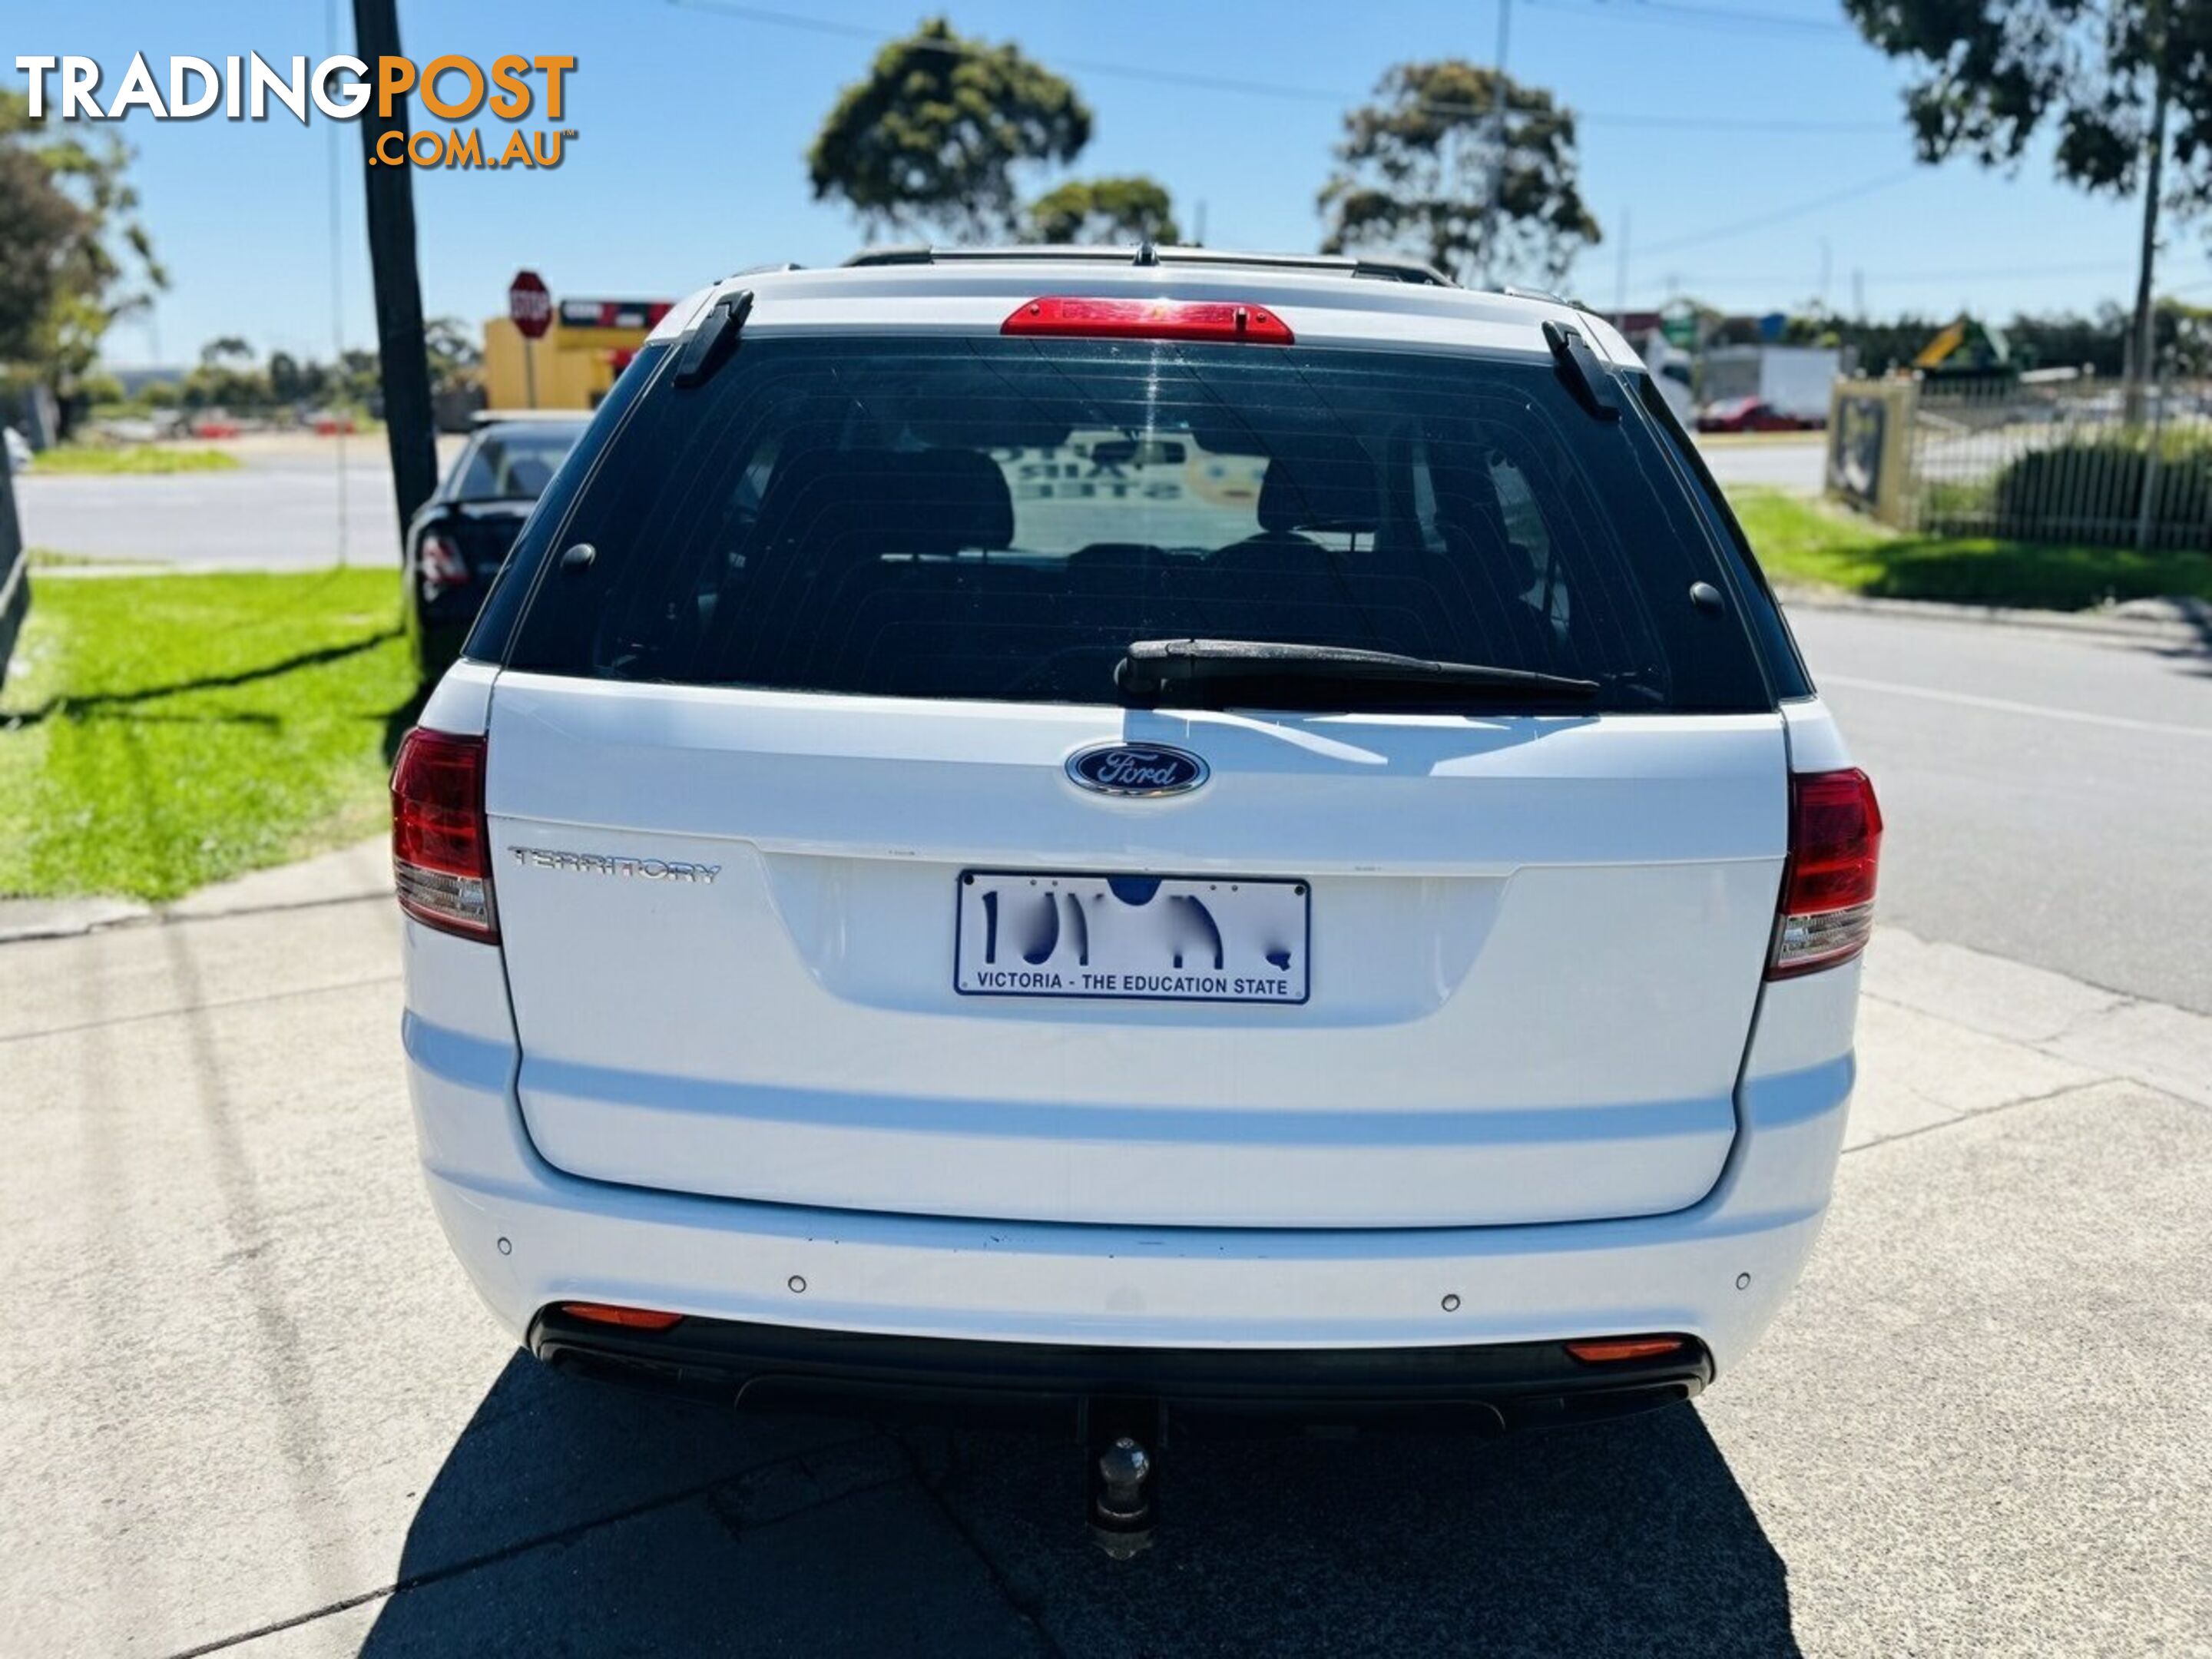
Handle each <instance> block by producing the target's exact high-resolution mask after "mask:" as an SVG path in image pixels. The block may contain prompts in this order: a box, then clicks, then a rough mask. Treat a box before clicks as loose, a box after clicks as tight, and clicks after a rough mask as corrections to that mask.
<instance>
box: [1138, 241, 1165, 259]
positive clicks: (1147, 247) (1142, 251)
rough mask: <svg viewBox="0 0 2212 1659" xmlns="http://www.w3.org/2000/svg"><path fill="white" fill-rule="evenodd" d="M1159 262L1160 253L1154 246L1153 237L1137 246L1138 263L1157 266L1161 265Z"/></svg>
mask: <svg viewBox="0 0 2212 1659" xmlns="http://www.w3.org/2000/svg"><path fill="white" fill-rule="evenodd" d="M1159 262H1160V251H1159V250H1158V248H1156V247H1154V246H1152V238H1151V237H1149V236H1147V237H1146V238H1145V240H1143V241H1141V242H1139V243H1138V244H1137V263H1138V264H1140V265H1156V264H1159Z"/></svg>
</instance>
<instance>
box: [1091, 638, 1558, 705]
mask: <svg viewBox="0 0 2212 1659" xmlns="http://www.w3.org/2000/svg"><path fill="white" fill-rule="evenodd" d="M1225 681H1239V682H1255V681H1261V682H1272V683H1281V682H1284V681H1304V682H1310V683H1316V682H1317V683H1325V684H1334V685H1342V684H1364V685H1372V686H1377V687H1397V688H1401V689H1407V690H1412V689H1419V688H1425V687H1434V688H1437V689H1438V690H1455V691H1498V692H1515V691H1522V692H1539V693H1541V694H1543V695H1544V696H1547V697H1552V698H1559V699H1571V700H1575V701H1582V700H1584V699H1587V698H1590V697H1595V696H1597V694H1598V692H1599V690H1600V689H1601V688H1600V686H1599V684H1598V682H1597V681H1595V680H1584V679H1575V678H1571V677H1569V676H1567V675H1565V674H1543V673H1539V672H1537V671H1535V670H1534V669H1529V668H1502V667H1498V666H1497V665H1493V664H1490V663H1479V662H1440V661H1437V660H1436V659H1433V658H1429V657H1405V656H1401V655H1399V654H1398V653H1396V652H1395V651H1361V650H1356V649H1354V648H1353V647H1350V646H1341V645H1300V644H1297V643H1295V642H1292V641H1279V640H1135V641H1131V643H1130V644H1129V646H1128V647H1127V650H1126V651H1125V652H1124V653H1123V654H1122V657H1121V661H1120V662H1119V663H1117V664H1115V668H1114V683H1115V685H1117V686H1119V687H1120V688H1121V690H1122V691H1123V692H1125V693H1126V694H1127V695H1128V696H1132V697H1137V698H1141V699H1145V700H1147V701H1149V700H1154V699H1157V698H1158V697H1160V696H1163V695H1164V694H1165V693H1166V692H1167V691H1169V690H1172V689H1173V688H1175V687H1177V686H1194V685H1200V684H1220V683H1222V682H1225Z"/></svg>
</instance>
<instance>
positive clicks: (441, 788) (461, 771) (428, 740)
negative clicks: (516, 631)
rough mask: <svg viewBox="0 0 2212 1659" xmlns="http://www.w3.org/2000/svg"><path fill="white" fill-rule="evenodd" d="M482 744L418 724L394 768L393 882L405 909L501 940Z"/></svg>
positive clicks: (463, 932) (435, 923) (444, 926)
mask: <svg viewBox="0 0 2212 1659" xmlns="http://www.w3.org/2000/svg"><path fill="white" fill-rule="evenodd" d="M483 799H484V740H483V738H456V737H452V736H449V735H447V733H446V732H430V731H426V730H424V729H423V728H422V726H416V728H415V729H414V730H413V731H411V732H409V733H408V734H407V735H406V736H405V737H404V738H401V739H400V743H399V758H398V761H397V762H395V763H393V765H392V883H393V884H394V885H395V886H396V887H397V888H398V890H399V908H401V909H403V910H404V911H405V912H406V913H407V914H408V915H410V916H412V917H414V918H415V919H416V921H420V922H423V923H426V924H427V925H428V926H429V927H435V928H438V929H440V930H441V931H442V932H444V933H458V934H459V935H460V936H461V937H462V938H463V939H483V940H486V941H489V942H491V943H497V942H498V939H499V916H498V913H497V912H496V911H495V909H494V908H492V896H491V831H490V828H489V825H487V824H486V823H485V822H484V805H483Z"/></svg>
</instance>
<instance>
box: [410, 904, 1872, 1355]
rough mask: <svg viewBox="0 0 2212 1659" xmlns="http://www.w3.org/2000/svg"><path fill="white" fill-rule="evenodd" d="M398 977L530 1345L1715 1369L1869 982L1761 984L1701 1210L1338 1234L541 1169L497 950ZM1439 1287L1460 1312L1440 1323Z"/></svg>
mask: <svg viewBox="0 0 2212 1659" xmlns="http://www.w3.org/2000/svg"><path fill="white" fill-rule="evenodd" d="M405 968H406V1001H407V1013H406V1016H405V1023H404V1041H405V1044H406V1049H407V1054H408V1060H409V1066H408V1074H409V1082H410V1091H411V1094H412V1097H413V1101H414V1107H415V1118H416V1129H417V1133H418V1136H419V1139H420V1143H421V1146H422V1163H423V1170H424V1175H425V1177H426V1179H427V1181H428V1186H429V1190H430V1196H431V1200H432V1201H433V1204H434V1205H435V1208H436V1210H437V1213H438V1217H439V1219H440V1221H441V1223H442V1224H443V1225H444V1226H445V1230H446V1232H447V1237H449V1238H450V1239H451V1240H452V1242H453V1249H454V1250H455V1252H456V1254H457V1255H459V1258H460V1261H461V1263H462V1265H463V1267H465V1269H466V1270H467V1272H468V1274H469V1277H470V1279H471V1282H472V1283H473V1284H474V1285H476V1287H477V1291H478V1292H479V1293H480V1294H481V1295H482V1296H483V1299H484V1301H485V1303H486V1304H487V1305H489V1307H490V1309H491V1310H492V1311H493V1313H494V1314H495V1316H497V1317H498V1319H499V1320H500V1322H501V1323H502V1324H503V1325H504V1326H505V1327H506V1328H507V1329H508V1330H509V1331H511V1332H513V1333H514V1334H516V1335H517V1336H520V1334H522V1333H523V1331H524V1330H525V1329H526V1327H527V1326H528V1323H529V1322H530V1319H531V1317H532V1316H533V1315H534V1314H535V1313H536V1312H537V1311H538V1309H540V1308H542V1307H544V1305H545V1304H548V1303H549V1302H552V1301H555V1300H557V1299H561V1298H580V1299H586V1300H595V1301H604V1302H614V1303H622V1304H630V1305H633V1306H640V1307H654V1308H666V1309H671V1310H675V1311H678V1312H681V1313H687V1314H693V1315H699V1316H714V1317H721V1318H727V1319H744V1320H757V1321H763V1322H769V1323H777V1324H787V1325H804V1326H810V1327H815V1328H828V1329H842V1330H865V1331H880V1332H892V1333H900V1334H909V1335H918V1336H947V1337H965V1338H972V1339H976V1340H1001V1341H1033V1342H1071V1343H1081V1342H1120V1343H1127V1344H1130V1345H1133V1346H1189V1347H1370V1348H1372V1347H1391V1346H1425V1345H1431V1344H1440V1343H1453V1342H1492V1341H1501V1342H1502V1341H1534V1340H1545V1339H1553V1340H1557V1339H1561V1338H1565V1337H1571V1336H1583V1335H1590V1334H1604V1333H1608V1332H1627V1331H1650V1330H1667V1331H1682V1332H1686V1333H1688V1334H1691V1335H1693V1336H1696V1337H1698V1338H1699V1339H1701V1340H1703V1341H1705V1344H1706V1345H1707V1346H1709V1347H1711V1350H1712V1351H1713V1354H1714V1358H1715V1361H1716V1363H1717V1366H1718V1367H1719V1369H1720V1370H1721V1371H1722V1373H1723V1374H1725V1373H1726V1372H1727V1371H1728V1370H1729V1368H1730V1367H1731V1366H1733V1365H1734V1364H1735V1362H1736V1361H1737V1360H1738V1359H1739V1358H1741V1356H1742V1354H1743V1352H1745V1350H1746V1349H1747V1348H1748V1347H1749V1346H1750V1345H1751V1344H1752V1342H1753V1341H1754V1340H1756V1339H1757V1337H1758V1335H1759V1332H1760V1331H1761V1330H1763V1329H1764V1328H1765V1326H1766V1324H1767V1322H1768V1321H1769V1320H1771V1318H1772V1317H1773V1315H1774V1312H1775V1310H1776V1309H1777V1308H1778V1306H1779V1305H1780V1304H1781V1302H1782V1300H1783V1298H1784V1297H1785V1296H1786V1295H1787V1294H1788V1292H1789V1290H1790V1285H1792V1284H1793V1283H1794V1282H1795V1281H1796V1277H1797V1273H1798V1271H1799V1269H1800V1268H1801V1267H1802V1265H1803V1263H1804V1261H1805V1257H1806V1255H1808V1252H1809V1251H1810V1250H1811V1249H1812V1246H1813V1241H1814V1237H1815V1235H1816V1234H1817V1233H1818V1231H1819V1229H1820V1219H1821V1217H1822V1215H1823V1214H1824V1212H1825V1211H1826V1205H1827V1200H1828V1188H1829V1182H1830V1180H1831V1177H1832V1175H1833V1173H1834V1170H1835V1163H1836V1156H1837V1152H1838V1148H1839V1146H1840V1145H1841V1143H1842V1137H1843V1132H1844V1117H1845V1109H1846V1107H1845V1103H1846V1100H1847V1097H1848V1096H1849V1092H1850V1083H1851V1025H1852V1019H1853V1017H1854V1012H1855V1011H1856V1008H1857V1001H1858V979H1859V969H1858V965H1857V963H1850V964H1848V965H1846V966H1844V967H1841V968H1836V969H1829V970H1827V971H1826V972H1824V973H1820V974H1814V975H1808V976H1806V977H1804V978H1802V979H1796V980H1789V981H1782V982H1780V983H1778V984H1774V985H1771V986H1769V987H1766V994H1765V999H1764V1003H1763V1007H1762V1011H1761V1015H1760V1019H1759V1034H1758V1036H1757V1038H1756V1039H1755V1040H1754V1041H1753V1043H1752V1045H1751V1049H1750V1052H1749V1054H1748V1055H1747V1058H1746V1061H1745V1066H1744V1074H1743V1077H1742V1079H1741V1083H1740V1085H1739V1087H1738V1089H1737V1104H1738V1110H1739V1114H1740V1115H1741V1121H1742V1128H1741V1132H1740V1133H1738V1134H1737V1136H1736V1138H1735V1146H1734V1149H1733V1151H1732V1152H1731V1154H1730V1157H1729V1161H1728V1165H1727V1168H1726V1170H1724V1171H1723V1176H1722V1178H1721V1180H1720V1181H1719V1182H1718V1183H1717V1185H1716V1186H1715V1188H1714V1189H1713V1191H1712V1192H1711V1193H1710V1194H1708V1195H1707V1196H1706V1197H1705V1199H1703V1200H1701V1201H1700V1202H1699V1203H1698V1204H1696V1205H1694V1206H1692V1207H1691V1208H1689V1209H1687V1210H1683V1211H1680V1212H1676V1213H1674V1214H1671V1215H1665V1216H1654V1217H1648V1218H1641V1219H1633V1220H1619V1221H1602V1222H1586V1223H1581V1224H1576V1225H1551V1226H1536V1227H1488V1228H1484V1227H1463V1228H1396V1229H1377V1230H1364V1231H1328V1230H1320V1229H1280V1230H1264V1231H1263V1230H1254V1229H1219V1228H1213V1229H1207V1228H1191V1227H1175V1228H1144V1227H1109V1226H1065V1225H1049V1224H1041V1223H1034V1222H1005V1221H974V1220H957V1219H948V1218H931V1217H921V1216H902V1215H887V1214H882V1213H874V1212H865V1211H842V1210H821V1209H803V1208H796V1207H792V1206H783V1205H772V1204H750V1203H744V1202H740V1201H735V1200H726V1199H704V1198H691V1197H685V1196H683V1195H680V1194H671V1193H656V1192H648V1191H644V1190H641V1189H639V1188H630V1187H621V1186H615V1185H610V1184H608V1183H605V1182H592V1181H584V1180H579V1179H577V1178H576V1177H574V1176H566V1175H563V1174H562V1173H561V1172H559V1171H558V1170H555V1169H553V1168H552V1167H551V1166H550V1164H547V1163H546V1162H545V1161H544V1158H542V1157H540V1156H539V1155H538V1151H537V1149H536V1148H535V1147H534V1146H532V1141H531V1138H530V1135H529V1133H528V1132H527V1130H526V1128H525V1127H524V1125H523V1121H522V1117H521V1114H520V1110H519V1109H518V1108H517V1106H516V1103H515V1098H514V1094H513V1077H514V1073H515V1068H516V1066H517V1064H518V1061H519V1058H520V1056H519V1053H518V1050H517V1048H516V1045H515V1042H514V1037H513V1027H512V1025H511V1024H510V1022H509V1018H508V1012H507V987H506V984H505V981H504V979H503V977H502V975H501V968H500V957H499V953H498V952H497V951H494V950H491V949H489V948H488V947H486V946H483V945H475V944H471V943H470V942H468V941H466V940H464V939H453V938H449V937H447V935H444V934H441V933H433V932H431V931H429V930H428V929H427V928H424V927H422V926H421V925H420V924H419V923H416V922H412V921H410V922H409V923H407V925H406V945H405ZM502 1241H504V1246H505V1248H503V1249H502V1247H501V1246H502ZM794 1276H796V1277H798V1278H799V1279H803V1280H804V1282H805V1285H806V1289H805V1292H804V1293H803V1294H794V1293H793V1291H791V1289H790V1287H789V1286H790V1281H791V1279H793V1277H794ZM1739 1279H1745V1280H1746V1281H1747V1282H1746V1283H1745V1284H1744V1285H1743V1286H1742V1288H1738V1281H1739ZM1447 1295H1450V1296H1455V1297H1459V1298H1460V1301H1459V1306H1458V1307H1457V1308H1456V1310H1453V1311H1449V1312H1447V1311H1446V1310H1445V1309H1444V1308H1443V1297H1445V1296H1447Z"/></svg>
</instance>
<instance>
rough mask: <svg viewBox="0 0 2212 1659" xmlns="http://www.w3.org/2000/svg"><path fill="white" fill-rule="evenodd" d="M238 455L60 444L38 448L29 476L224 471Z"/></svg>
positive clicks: (163, 446)
mask: <svg viewBox="0 0 2212 1659" xmlns="http://www.w3.org/2000/svg"><path fill="white" fill-rule="evenodd" d="M237 465H239V460H238V457H237V456H235V455H233V454H231V453H228V452H227V451H225V450H221V449H177V448H173V447H171V446H169V445H167V444H62V445H58V446H57V447H55V448H52V449H46V450H41V451H40V453H39V454H38V456H37V458H36V459H33V461H32V463H31V473H32V476H33V477H37V476H39V475H40V474H44V473H56V474H65V475H71V476H82V475H87V474H91V475H97V476H102V477H108V476H116V475H120V474H123V473H146V472H228V471H232V470H233V469H234V468H235V467H236V466H237Z"/></svg>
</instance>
